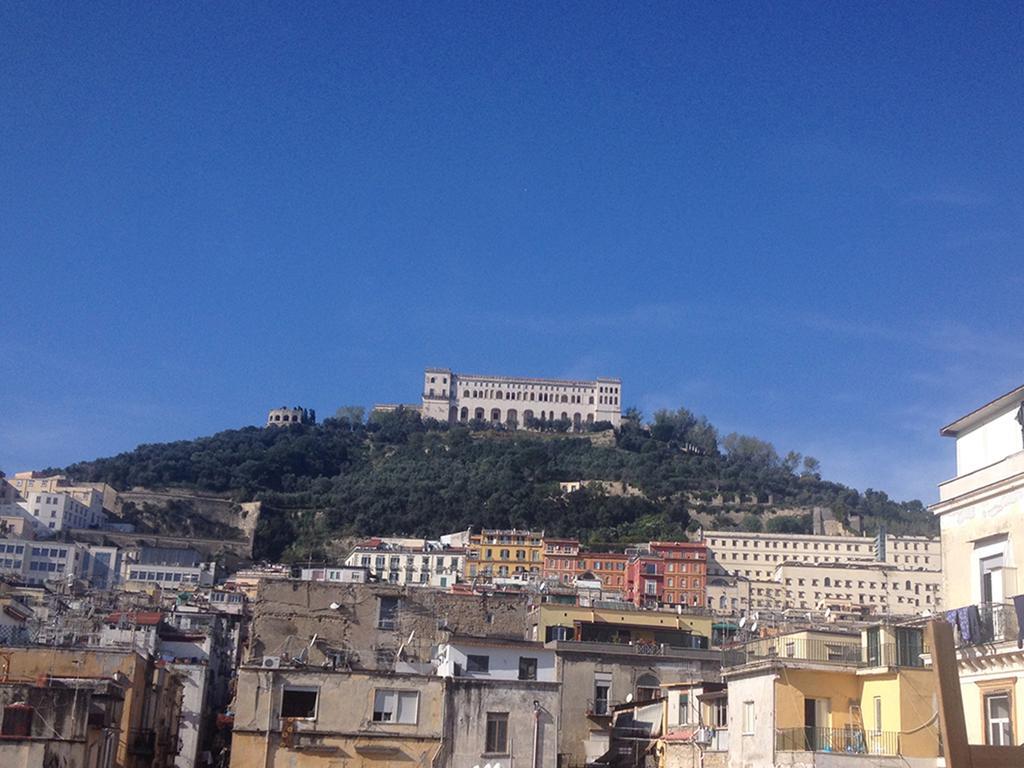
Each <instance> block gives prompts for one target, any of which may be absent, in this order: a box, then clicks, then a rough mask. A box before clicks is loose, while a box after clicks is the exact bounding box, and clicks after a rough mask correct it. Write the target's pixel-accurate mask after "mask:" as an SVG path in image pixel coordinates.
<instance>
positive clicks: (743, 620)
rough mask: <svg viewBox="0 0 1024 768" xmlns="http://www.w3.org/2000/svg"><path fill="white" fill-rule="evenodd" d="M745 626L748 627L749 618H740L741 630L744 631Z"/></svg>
mask: <svg viewBox="0 0 1024 768" xmlns="http://www.w3.org/2000/svg"><path fill="white" fill-rule="evenodd" d="M745 626H747V617H746V616H741V617H740V629H743V627H745Z"/></svg>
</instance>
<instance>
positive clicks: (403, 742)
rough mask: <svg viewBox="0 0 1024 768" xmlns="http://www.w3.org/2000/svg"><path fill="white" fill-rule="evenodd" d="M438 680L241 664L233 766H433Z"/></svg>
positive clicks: (439, 712)
mask: <svg viewBox="0 0 1024 768" xmlns="http://www.w3.org/2000/svg"><path fill="white" fill-rule="evenodd" d="M266 661H267V660H266V659H264V664H265V663H266ZM443 684H444V681H443V679H442V678H440V677H436V676H435V677H429V676H423V675H410V674H402V673H397V672H382V673H376V672H365V671H361V672H347V671H346V672H342V671H333V670H323V669H316V668H300V669H278V668H267V667H266V666H260V665H252V666H243V667H242V668H241V669H240V670H239V674H238V687H237V692H236V695H235V721H234V728H233V732H232V741H231V765H232V766H233V768H249V767H250V766H262V767H263V768H274V767H275V766H280V767H282V768H284V767H285V766H287V768H306V767H307V766H308V767H309V768H327V766H333V765H344V766H347V767H350V768H369V767H370V766H377V767H378V768H387V766H396V765H410V766H412V765H416V766H421V765H422V766H427V765H431V761H432V759H433V756H434V755H435V754H436V753H437V751H438V749H439V748H440V746H441V734H442V717H443V701H444V695H443Z"/></svg>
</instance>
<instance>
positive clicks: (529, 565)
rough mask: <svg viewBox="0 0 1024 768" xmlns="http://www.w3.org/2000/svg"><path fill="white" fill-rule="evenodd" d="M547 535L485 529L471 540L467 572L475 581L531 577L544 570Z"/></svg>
mask: <svg viewBox="0 0 1024 768" xmlns="http://www.w3.org/2000/svg"><path fill="white" fill-rule="evenodd" d="M543 540H544V532H543V531H540V532H539V533H538V532H536V531H518V530H515V529H512V530H510V531H503V530H494V529H484V530H483V531H481V532H480V533H474V534H473V535H472V536H470V537H469V549H468V551H467V558H466V572H467V575H468V577H469V578H470V580H472V579H474V578H494V577H498V578H507V577H510V576H516V575H520V576H532V577H535V578H540V575H541V570H542V569H543V566H544V541H543Z"/></svg>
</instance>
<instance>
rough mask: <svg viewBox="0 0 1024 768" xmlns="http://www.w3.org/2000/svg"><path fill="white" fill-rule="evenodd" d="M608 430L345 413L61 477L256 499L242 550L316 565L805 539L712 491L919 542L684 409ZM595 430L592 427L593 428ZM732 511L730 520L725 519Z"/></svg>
mask: <svg viewBox="0 0 1024 768" xmlns="http://www.w3.org/2000/svg"><path fill="white" fill-rule="evenodd" d="M627 416H628V418H626V419H625V420H624V422H623V426H622V428H621V429H620V430H619V431H618V432H616V433H612V432H610V431H605V432H604V433H602V434H601V435H600V437H601V438H604V440H592V438H593V437H594V436H595V435H594V434H589V435H586V434H585V435H570V434H559V433H560V432H562V433H564V430H565V427H566V425H563V424H558V423H556V424H554V425H551V430H552V432H548V433H535V432H526V431H520V432H515V433H502V432H494V431H492V430H491V429H490V428H489V427H488V426H487V425H485V424H482V423H473V424H470V425H468V426H454V427H449V426H448V425H446V424H440V423H437V422H424V421H423V420H421V419H420V417H419V414H417V413H415V412H409V411H402V410H399V411H396V412H393V413H385V414H374V415H372V416H371V418H370V419H369V420H364V419H363V418H362V412H361V409H358V408H346V409H341V410H340V411H339V412H338V416H337V417H335V418H329V419H326V420H325V421H324V422H323V423H321V424H318V425H294V426H291V427H278V428H270V429H262V428H256V427H248V428H245V429H238V430H229V431H225V432H220V433H218V434H215V435H212V436H210V437H203V438H199V439H196V440H187V441H178V442H173V443H164V444H152V445H140V446H139V447H138V448H136V449H135V450H134V451H129V452H127V453H122V454H119V455H117V456H113V457H110V458H105V459H97V460H95V461H88V462H81V463H78V464H73V465H71V466H70V467H67V468H66V470H65V471H66V472H67V473H69V474H71V475H72V476H74V477H76V478H80V479H82V480H90V481H105V482H107V483H110V484H111V485H113V486H114V487H116V488H119V489H127V488H131V487H136V486H143V487H147V488H175V487H181V488H189V489H195V490H200V491H205V492H213V493H223V494H229V495H230V496H231V497H232V498H234V499H235V500H236V501H239V502H241V501H251V500H260V501H263V503H264V513H263V516H262V518H261V521H260V525H259V528H258V529H257V536H256V554H257V555H259V556H262V557H267V558H278V557H284V558H285V559H299V558H303V559H304V558H306V557H319V556H321V555H322V554H323V553H324V551H325V547H326V546H327V545H328V544H329V542H331V541H333V540H336V539H338V538H340V537H346V536H352V535H366V534H408V535H421V536H437V535H440V534H442V533H446V532H450V531H456V530H464V529H466V528H469V527H475V528H479V527H513V526H514V527H519V528H534V529H544V530H546V531H548V532H549V533H553V534H556V535H572V536H578V537H580V538H581V539H582V540H584V541H585V542H587V543H589V544H591V545H600V543H602V542H624V541H645V540H648V539H652V538H661V539H668V538H683V537H685V536H686V534H687V531H688V530H689V531H692V530H693V529H694V528H695V527H696V526H697V521H696V517H697V516H698V515H699V516H700V517H701V518H702V519H703V520H704V521H705V522H710V523H711V524H713V525H716V526H728V525H739V526H741V527H742V528H744V529H747V530H760V529H761V528H762V526H764V525H765V520H767V526H768V528H769V529H770V530H793V531H796V530H807V529H808V527H809V525H810V518H809V516H807V517H800V516H796V517H778V518H774V517H773V518H771V519H768V518H767V517H766V516H765V512H767V511H768V510H769V507H768V506H767V505H765V504H764V503H762V504H755V503H749V504H748V505H747V506H743V505H740V506H739V507H736V508H731V509H730V510H729V511H730V512H731V513H732V514H731V515H726V514H724V513H723V510H722V509H721V508H718V507H716V506H714V505H713V504H712V500H713V499H714V497H716V496H717V495H719V494H724V495H727V496H730V495H734V494H742V495H743V499H752V498H760V499H761V500H762V502H763V501H764V500H765V499H767V498H768V497H769V496H770V498H771V500H772V507H774V508H793V507H806V508H809V507H812V506H824V507H829V508H831V509H832V510H833V513H834V514H835V516H836V518H837V519H840V520H845V519H848V518H849V516H850V515H853V514H857V515H860V516H862V518H863V520H864V523H865V529H866V530H867V531H868V532H872V531H874V530H876V529H877V527H878V526H879V525H880V524H885V525H886V527H887V529H888V530H889V531H890V532H893V533H928V534H931V533H934V532H935V528H934V521H933V520H932V516H931V515H929V514H928V513H927V511H926V510H925V509H924V507H923V505H922V504H921V503H920V502H919V501H907V502H896V501H894V500H892V499H890V498H889V497H888V496H887V495H886V494H885V493H884V492H882V491H875V490H867V491H864V492H863V493H861V492H858V491H856V490H854V489H852V488H848V487H846V486H844V485H841V484H839V483H833V482H829V481H826V480H823V479H821V476H820V472H819V466H818V462H817V461H816V460H814V459H813V458H810V457H802V456H800V455H799V454H796V453H789V454H787V455H786V456H780V455H779V454H778V453H777V452H776V450H775V449H774V447H772V445H771V444H770V443H767V442H765V441H763V440H759V439H757V438H754V437H749V436H743V435H736V434H731V435H727V436H725V437H722V438H719V436H718V434H717V432H716V430H715V428H714V427H713V426H712V425H711V424H709V423H708V422H707V420H706V419H702V418H697V417H695V416H694V415H693V414H691V413H690V412H689V411H687V410H685V409H680V410H678V411H660V412H658V413H656V414H655V416H654V418H653V420H652V421H651V422H650V423H649V424H643V423H642V422H641V418H640V416H639V414H637V413H636V412H632V411H631V412H628V413H627ZM595 429H596V430H599V431H600V430H602V429H606V426H605V425H597V426H596V427H595ZM589 479H596V480H613V481H624V482H626V483H629V484H630V485H632V486H634V487H636V488H638V489H640V491H642V495H633V496H618V495H607V494H605V493H604V492H602V491H600V490H594V489H584V490H581V491H578V492H575V493H570V494H562V493H561V492H560V490H559V486H558V483H559V481H566V480H589ZM737 513H738V514H737Z"/></svg>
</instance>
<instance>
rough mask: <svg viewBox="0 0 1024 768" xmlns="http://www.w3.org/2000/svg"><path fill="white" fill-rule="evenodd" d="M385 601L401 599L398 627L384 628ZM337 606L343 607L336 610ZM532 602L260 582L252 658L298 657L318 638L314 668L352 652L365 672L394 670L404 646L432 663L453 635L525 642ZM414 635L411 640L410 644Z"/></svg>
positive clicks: (414, 657) (407, 653)
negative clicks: (328, 653)
mask: <svg viewBox="0 0 1024 768" xmlns="http://www.w3.org/2000/svg"><path fill="white" fill-rule="evenodd" d="M382 597H390V598H397V599H398V602H399V608H398V612H397V621H396V623H395V624H394V625H393V626H394V628H393V629H381V628H379V627H378V617H379V610H380V604H381V598H382ZM332 604H335V605H337V606H338V607H337V608H331V605H332ZM525 627H526V598H525V597H522V596H519V595H490V596H488V595H482V594H481V595H461V594H451V593H448V592H441V591H438V590H434V589H421V588H418V587H405V588H403V587H397V586H391V585H384V584H324V583H319V582H303V581H292V580H287V581H262V582H261V583H260V586H259V592H258V598H257V600H256V601H255V603H254V607H253V619H252V624H251V634H250V658H252V659H259V658H262V657H264V656H271V655H278V656H279V655H282V654H283V653H289V654H291V655H293V656H294V655H297V654H298V653H299V652H300V651H301V650H302V649H303V648H305V647H306V646H307V645H308V643H309V642H310V640H311V639H312V638H313V635H317V637H318V643H317V645H316V646H315V647H313V648H311V649H310V650H309V656H308V661H309V663H310V664H320V663H321V662H323V661H325V660H326V657H325V655H324V650H325V649H328V648H333V649H337V650H345V651H346V652H349V653H350V654H352V659H353V660H352V663H353V666H354V667H356V668H359V669H377V668H386V669H390V668H393V662H394V655H395V653H396V652H397V651H398V649H399V647H401V648H402V651H403V658H405V659H406V660H407V661H418V662H429V661H430V660H431V658H432V653H431V651H432V647H433V646H436V645H439V644H440V643H442V642H446V641H447V640H448V639H449V638H450V637H451V635H452V634H459V633H462V634H468V635H477V636H480V635H483V636H488V637H499V638H506V639H514V640H520V639H523V633H524V631H525ZM410 638H411V641H410Z"/></svg>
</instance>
